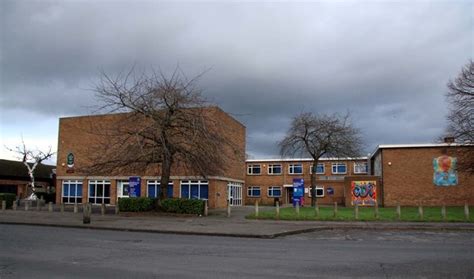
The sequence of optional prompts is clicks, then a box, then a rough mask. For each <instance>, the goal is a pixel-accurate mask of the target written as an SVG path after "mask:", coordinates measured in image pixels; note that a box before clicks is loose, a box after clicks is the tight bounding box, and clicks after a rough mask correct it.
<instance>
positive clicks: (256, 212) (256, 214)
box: [255, 200, 258, 218]
mask: <svg viewBox="0 0 474 279" xmlns="http://www.w3.org/2000/svg"><path fill="white" fill-rule="evenodd" d="M255 218H258V200H256V201H255Z"/></svg>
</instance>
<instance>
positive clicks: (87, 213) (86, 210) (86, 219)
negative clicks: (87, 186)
mask: <svg viewBox="0 0 474 279" xmlns="http://www.w3.org/2000/svg"><path fill="white" fill-rule="evenodd" d="M91 213H92V208H91V205H90V203H86V204H85V205H84V206H83V208H82V223H83V224H90V223H91Z"/></svg>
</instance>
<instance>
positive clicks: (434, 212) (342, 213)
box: [246, 206, 474, 222]
mask: <svg viewBox="0 0 474 279" xmlns="http://www.w3.org/2000/svg"><path fill="white" fill-rule="evenodd" d="M470 211H471V214H470V218H469V220H468V222H474V216H473V215H474V214H473V213H474V212H472V208H470ZM246 218H247V219H256V218H255V214H254V213H253V214H250V215H247V216H246ZM258 219H271V220H272V219H273V220H276V219H277V218H276V211H275V209H272V210H268V209H261V210H260V212H259V215H258ZM280 220H303V221H304V220H322V221H356V219H355V215H354V208H351V207H338V209H337V216H336V217H334V209H333V207H320V208H319V218H317V217H316V211H315V209H314V207H303V208H300V214H299V216H298V215H297V214H296V210H295V209H294V208H293V207H286V208H280ZM358 220H359V221H377V220H378V221H398V220H397V214H396V208H395V207H379V218H378V219H376V218H375V214H374V208H373V207H359V219H358ZM400 220H401V221H420V222H421V221H423V222H442V221H443V219H442V217H441V207H423V220H420V217H419V215H418V207H402V208H401V219H400ZM446 221H447V222H466V219H465V216H464V207H463V206H453V207H451V206H450V207H446Z"/></svg>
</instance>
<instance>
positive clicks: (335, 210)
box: [334, 202, 337, 218]
mask: <svg viewBox="0 0 474 279" xmlns="http://www.w3.org/2000/svg"><path fill="white" fill-rule="evenodd" d="M336 217H337V202H334V218H336Z"/></svg>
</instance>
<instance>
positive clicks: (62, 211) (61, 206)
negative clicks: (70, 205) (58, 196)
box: [59, 203, 64, 213]
mask: <svg viewBox="0 0 474 279" xmlns="http://www.w3.org/2000/svg"><path fill="white" fill-rule="evenodd" d="M59 211H61V213H64V203H61V204H60V205H59Z"/></svg>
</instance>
